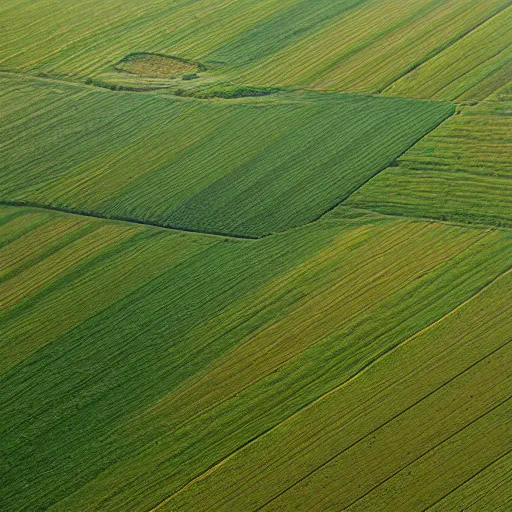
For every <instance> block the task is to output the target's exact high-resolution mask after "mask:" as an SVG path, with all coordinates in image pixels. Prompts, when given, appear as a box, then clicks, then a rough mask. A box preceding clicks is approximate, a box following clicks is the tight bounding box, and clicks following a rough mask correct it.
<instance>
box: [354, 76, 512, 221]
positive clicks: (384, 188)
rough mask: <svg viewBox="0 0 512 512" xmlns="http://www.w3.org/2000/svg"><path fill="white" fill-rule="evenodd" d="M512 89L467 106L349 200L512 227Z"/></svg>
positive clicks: (389, 209) (385, 208)
mask: <svg viewBox="0 0 512 512" xmlns="http://www.w3.org/2000/svg"><path fill="white" fill-rule="evenodd" d="M511 93H512V87H511V86H510V85H508V86H505V87H504V88H502V89H500V90H498V91H497V92H496V93H494V94H493V95H491V96H490V97H489V98H488V99H487V100H485V101H482V102H480V103H479V104H478V105H475V106H464V107H462V108H461V110H460V112H459V113H458V115H455V116H453V117H452V118H450V119H449V120H447V121H446V122H445V123H443V124H442V126H440V127H439V128H438V129H436V130H435V131H433V132H432V133H430V134H429V135H427V136H426V137H425V138H424V139H422V140H421V141H420V142H419V143H418V144H416V145H415V146H414V147H412V148H411V149H410V150H409V151H407V153H405V154H404V155H403V156H402V157H400V158H399V159H398V165H397V166H395V167H390V168H388V169H386V170H385V171H383V172H381V173H379V175H378V176H376V177H375V178H373V179H372V180H371V181H369V182H368V183H367V184H365V185H364V186H363V187H362V188H361V189H359V190H358V191H357V192H356V193H355V194H353V195H352V196H351V197H350V198H349V199H348V201H347V203H346V204H348V205H351V206H358V207H362V208H370V209H372V210H378V211H381V212H387V213H394V214H400V215H412V216H418V217H431V218H436V219H445V220H446V219H448V220H456V221H460V222H465V223H482V224H495V225H504V226H512V117H511V113H512V96H511Z"/></svg>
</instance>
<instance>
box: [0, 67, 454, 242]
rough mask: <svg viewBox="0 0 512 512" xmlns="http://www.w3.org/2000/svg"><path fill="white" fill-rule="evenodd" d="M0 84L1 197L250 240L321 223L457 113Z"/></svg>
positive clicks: (441, 107) (430, 106) (357, 102)
mask: <svg viewBox="0 0 512 512" xmlns="http://www.w3.org/2000/svg"><path fill="white" fill-rule="evenodd" d="M3 82H4V84H6V86H5V87H4V88H3V93H2V94H1V96H0V101H1V105H2V107H1V108H2V110H3V111H4V114H5V119H6V122H5V123H4V127H3V129H2V132H1V133H2V138H3V140H4V148H3V158H2V169H1V171H0V198H1V199H2V200H3V201H10V202H26V203H30V204H37V205H45V206H51V207H54V208H60V209H66V210H71V211H77V212H87V213H89V214H93V215H97V216H104V217H110V218H122V219H134V220H138V221H141V222H149V223H152V224H159V225H162V226H171V227H178V228H183V229H189V230H194V231H207V232H213V233H227V234H232V235H239V236H247V237H259V236H262V235H266V234H269V233H273V232H278V231H283V230H285V229H288V228H290V227H294V226H297V225H300V224H304V223H307V222H310V221H312V220H315V219H316V218H318V217H319V216H321V215H322V214H323V213H324V212H325V211H327V210H329V209H330V208H332V207H333V206H335V205H336V204H337V203H339V202H340V201H342V200H343V199H344V198H346V197H348V196H349V195H350V193H352V192H353V191H354V190H356V189H357V188H358V187H360V186H361V185H362V184H363V183H364V182H365V181H366V180H368V179H369V178H371V177H372V176H373V175H375V174H376V173H377V172H379V171H380V170H381V169H382V168H384V167H386V166H387V165H389V163H390V162H392V161H393V160H394V159H395V158H396V157H397V156H398V155H399V154H400V153H402V152H404V151H405V150H406V149H407V148H408V147H410V146H411V145H412V144H413V143H414V142H416V141H417V140H418V139H419V138H421V137H422V136H423V135H424V134H425V133H426V132H428V131H430V130H432V129H433V128H435V126H436V125H438V124H439V123H440V122H441V121H442V120H443V119H445V118H446V117H447V116H449V115H450V114H451V113H452V112H453V110H454V107H453V106H452V105H450V104H447V103H436V102H423V101H415V100H409V99H395V98H373V97H370V96H356V95H338V94H327V95H323V94H320V93H309V94H308V93H296V94H290V95H288V96H286V95H285V96H282V97H281V96H276V97H269V98H270V99H269V100H267V101H266V102H265V101H261V100H260V101H254V100H245V101H242V102H240V101H237V102H235V103H232V102H230V101H220V100H219V101H213V102H212V101H201V100H177V99H176V98H175V97H174V96H170V95H160V94H133V93H124V94H113V93H111V92H110V91H103V90H98V89H96V88H94V87H90V88H87V87H79V86H75V85H66V84H62V83H56V82H54V81H50V80H44V79H28V80H27V79H24V78H17V79H15V78H13V77H12V76H8V77H4V78H3ZM229 91H230V90H229V89H226V90H225V92H226V94H229ZM217 93H218V94H221V93H222V90H218V89H217ZM234 94H237V92H236V90H235V91H234ZM206 95H207V96H208V91H206Z"/></svg>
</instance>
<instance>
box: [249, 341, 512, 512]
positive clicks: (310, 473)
mask: <svg viewBox="0 0 512 512" xmlns="http://www.w3.org/2000/svg"><path fill="white" fill-rule="evenodd" d="M509 343H512V340H509V341H506V342H505V343H503V345H500V346H499V347H498V348H495V349H494V350H492V351H491V352H489V353H488V354H486V355H485V356H483V357H481V358H480V359H479V360H478V361H475V362H474V363H473V364H471V365H469V366H467V367H466V368H464V370H462V371H461V372H459V373H458V374H457V375H454V376H453V377H451V378H450V379H448V380H447V381H446V382H444V383H443V384H441V385H440V386H438V387H437V388H436V389H434V390H432V391H430V392H429V393H427V394H426V395H424V396H423V397H422V398H420V399H419V400H416V401H415V402H414V403H413V404H411V405H409V406H408V407H406V408H405V409H403V410H402V411H400V412H399V413H398V414H395V415H394V416H393V417H392V418H390V419H388V420H386V421H385V422H384V423H382V424H381V425H379V426H378V427H376V428H374V429H373V430H371V431H370V432H368V433H367V434H365V435H364V436H363V437H361V438H360V439H358V440H357V441H354V442H353V443H351V444H350V445H349V446H347V447H345V448H343V450H341V451H340V452H338V453H337V454H336V455H333V456H332V457H329V458H328V459H327V460H325V461H324V462H322V463H321V464H320V465H319V466H318V467H316V468H315V469H313V470H312V471H310V472H309V473H308V474H306V475H305V476H303V477H301V478H299V479H298V480H297V481H295V482H294V483H293V484H292V485H289V486H288V487H287V488H286V489H285V490H283V491H281V492H280V493H279V494H276V495H275V496H274V497H273V498H272V499H270V500H268V501H267V502H266V503H264V504H263V505H261V506H260V507H258V508H256V509H254V512H258V511H260V510H262V509H263V508H264V507H266V506H267V505H268V504H270V503H272V502H273V501H275V500H276V499H277V498H279V497H280V496H282V495H283V494H285V493H286V492H288V491H289V490H290V489H292V488H293V487H295V486H296V485H297V484H299V483H301V482H303V481H304V480H306V479H308V478H309V477H310V476H311V475H313V474H314V473H316V472H317V471H318V470H320V469H322V468H323V467H324V466H326V465H327V464H329V463H330V462H332V461H333V460H334V459H336V458H338V457H339V456H340V455H341V454H343V453H345V452H346V451H348V450H350V449H352V448H353V447H354V446H356V445H357V444H359V443H360V442H361V441H363V440H364V439H366V438H367V437H369V436H372V435H373V434H375V432H377V431H378V430H380V429H381V428H383V427H385V426H386V425H389V424H390V423H392V422H393V421H395V420H396V419H397V418H399V417H400V416H402V415H403V414H405V413H406V412H408V411H410V410H411V409H413V408H414V407H416V406H417V405H418V404H420V403H421V402H423V401H424V400H426V399H427V398H429V397H431V396H433V395H435V394H436V393H437V392H438V391H439V390H440V389H442V388H444V387H445V386H447V385H448V384H450V383H451V382H453V381H454V380H456V379H458V378H459V377H460V376H461V375H463V374H464V373H466V372H467V371H469V370H471V369H472V368H474V367H475V366H477V365H478V364H480V363H481V362H482V361H484V360H485V359H487V358H488V357H489V356H492V355H493V354H495V353H496V352H498V351H499V350H501V349H502V348H503V347H505V346H506V345H508V344H509ZM508 400H510V397H509V398H507V399H506V400H505V401H504V402H502V404H503V403H505V402H507V401H508ZM502 404H500V405H502Z"/></svg>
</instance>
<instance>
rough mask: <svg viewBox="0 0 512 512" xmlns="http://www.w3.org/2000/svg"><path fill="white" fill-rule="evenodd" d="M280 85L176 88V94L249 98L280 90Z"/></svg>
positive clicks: (192, 96)
mask: <svg viewBox="0 0 512 512" xmlns="http://www.w3.org/2000/svg"><path fill="white" fill-rule="evenodd" d="M280 91H281V89H279V88H278V87H255V86H252V85H235V84H222V85H215V86H213V87H208V88H201V89H199V88H198V89H188V90H187V89H176V90H175V91H174V94H176V95H177V96H186V97H191V98H199V99H213V98H222V99H226V100H230V99H235V98H249V97H255V96H268V95H269V94H275V93H277V92H280Z"/></svg>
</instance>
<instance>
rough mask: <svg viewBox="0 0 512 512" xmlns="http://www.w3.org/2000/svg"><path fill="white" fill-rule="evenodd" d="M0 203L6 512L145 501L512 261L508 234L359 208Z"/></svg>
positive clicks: (440, 314) (358, 366)
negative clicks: (263, 217)
mask: <svg viewBox="0 0 512 512" xmlns="http://www.w3.org/2000/svg"><path fill="white" fill-rule="evenodd" d="M1 210H2V212H4V213H3V215H2V221H1V222H0V241H1V243H2V247H1V250H2V258H1V261H5V262H7V266H6V268H4V269H2V274H1V275H0V276H1V279H2V281H1V283H0V284H1V285H2V287H3V290H4V291H5V293H4V292H2V297H5V300H6V307H5V308H4V311H3V312H2V317H1V321H2V326H3V332H4V336H3V340H2V346H1V349H2V361H3V374H4V377H3V380H4V382H5V384H6V393H5V394H4V395H3V399H2V410H3V413H5V414H3V416H4V417H5V418H6V419H7V420H6V422H3V424H2V435H3V439H4V440H5V442H4V446H5V449H6V455H7V458H8V460H9V464H10V467H9V468H5V469H6V473H4V476H3V481H4V482H6V487H5V492H4V495H3V497H2V499H3V503H4V504H3V505H2V506H3V507H4V508H7V509H9V508H12V507H15V508H17V509H20V510H31V509H33V508H34V506H39V507H41V506H44V507H47V508H51V509H54V510H67V511H69V510H81V509H83V508H84V507H85V508H87V507H88V508H96V509H101V510H116V509H127V508H129V509H130V510H148V509H149V508H151V507H154V506H156V505H157V504H158V503H159V502H160V501H162V500H163V499H165V498H166V497H167V496H169V495H170V494H172V493H174V492H176V491H178V490H179V489H180V488H182V487H183V486H184V485H186V484H187V482H189V481H191V480H193V479H194V478H196V477H198V476H199V475H201V474H203V473H204V472H205V471H206V470H208V468H209V467H211V466H214V465H215V464H217V463H218V462H219V461H221V460H223V459H225V458H226V457H229V456H230V454H231V453H234V452H237V451H238V450H240V448H241V447H242V446H244V445H246V444H248V443H250V442H251V440H254V439H258V438H260V437H261V436H262V434H265V432H267V431H270V430H272V429H274V427H276V425H280V424H281V423H283V425H286V424H287V423H288V422H286V421H285V420H286V418H288V417H290V416H292V415H294V414H295V413H297V411H300V410H302V409H304V408H305V407H306V409H307V408H308V407H307V406H308V404H313V403H316V401H317V400H318V399H319V398H320V397H321V396H323V395H325V394H326V393H329V391H331V390H336V389H337V388H338V387H340V386H342V387H343V386H344V385H345V384H344V383H349V382H352V381H354V382H357V381H359V380H360V379H362V377H363V376H364V375H366V373H367V370H364V369H365V368H370V366H371V365H372V363H374V362H375V361H377V360H380V359H379V358H383V360H386V358H387V357H389V356H390V355H391V354H392V353H394V352H395V348H396V350H398V347H402V346H404V347H406V346H409V345H410V343H411V341H412V339H416V337H421V336H423V335H422V334H421V333H422V332H423V331H425V332H430V330H432V329H434V328H436V327H435V326H436V325H444V323H445V322H446V319H447V318H451V317H452V316H455V317H457V316H458V315H459V313H456V312H457V311H458V310H459V309H460V310H461V311H462V310H464V309H465V308H466V307H467V306H466V303H467V304H471V303H472V301H473V300H476V298H475V299H471V297H473V296H475V294H477V296H478V297H480V295H482V296H487V295H485V294H486V293H487V292H485V291H482V290H487V289H495V285H494V284H492V285H491V286H489V284H490V283H491V282H493V281H496V283H499V282H501V281H500V279H501V278H499V279H497V278H498V276H499V275H500V274H501V273H504V272H507V269H508V268H509V267H510V259H511V253H510V250H511V244H510V233H508V232H507V231H505V230H503V231H499V230H490V229H487V230H483V229H476V228H464V227H456V226H445V225H440V224H435V223H426V222H417V221H412V220H406V219H393V218H386V217H380V216H375V215H361V214H358V213H357V212H354V215H352V216H351V215H344V216H337V215H334V214H333V215H331V216H328V217H326V218H324V219H322V220H320V221H319V222H316V223H314V224H311V225H309V226H304V227H302V228H297V229H296V230H292V231H289V232H286V233H283V234H279V235H276V236H274V237H268V238H264V239H262V240H258V241H244V240H234V239H233V240H227V239H226V240H222V239H219V238H216V237H208V236H203V235H198V234H190V233H180V232H173V231H170V230H162V229H160V228H152V227H145V226H136V225H132V224H122V223H118V222H114V221H106V220H101V219H86V218H82V217H80V218H78V217H77V216H72V215H67V214H61V213H58V212H51V211H41V210H35V209H30V208H21V207H8V208H5V207H3V208H1ZM121 224H122V225H121ZM50 233H51V236H49V234H50ZM105 283H108V285H107V286H106V285H105ZM500 290H501V287H500ZM498 295H499V294H498ZM502 297H503V298H502V299H500V300H506V297H507V295H506V293H503V294H502ZM478 300H480V299H478ZM500 303H501V302H500ZM498 306H499V305H496V307H497V309H496V311H502V312H503V311H505V310H504V309H503V308H501V307H498ZM457 308H459V309H457ZM482 314H483V313H482ZM476 320H477V319H475V321H476ZM489 321H490V320H489ZM493 325H494V327H493V329H494V331H493V332H501V331H499V329H502V328H504V327H503V325H502V323H501V321H499V320H497V319H496V320H495V322H494V324H493ZM482 328H483V327H482ZM496 329H498V331H496ZM417 333H420V334H417ZM475 336H476V334H475ZM500 336H501V335H500ZM500 336H498V334H497V335H496V336H494V337H493V338H492V340H494V342H496V343H497V342H498V341H499V339H500ZM471 339H473V338H471ZM290 340H293V343H291V342H290ZM406 340H409V341H407V342H406V343H402V342H405V341H406ZM477 341H478V343H477ZM475 343H476V345H475V347H476V348H478V347H480V349H482V350H483V349H484V348H489V349H490V347H489V345H488V343H487V342H486V343H482V342H481V340H480V338H478V336H476V338H475ZM422 346H425V345H422ZM400 350H401V349H400ZM478 353H479V352H478V350H476V352H475V351H474V350H469V351H468V352H467V355H468V357H469V356H470V357H476V356H477V355H478ZM386 354H389V356H388V355H386ZM457 354H458V352H457ZM383 356H384V357H383ZM431 356H432V354H430V355H429V358H431ZM413 360H414V358H411V361H413ZM455 361H456V362H457V364H459V363H460V364H465V363H466V362H467V361H468V360H467V358H460V357H459V356H458V355H457V357H456V358H455ZM450 364H451V363H450ZM398 367H400V366H398ZM48 368H51V369H52V371H48ZM361 371H363V373H361V375H360V376H359V377H356V378H354V377H355V375H357V374H358V373H359V372H361ZM442 374H443V373H442V372H440V376H442ZM423 381H424V379H418V382H423ZM361 382H364V380H361ZM36 383H37V385H36ZM407 396H408V395H407ZM322 402H323V400H322V401H321V402H320V403H322ZM19 404H23V407H19ZM311 407H316V406H313V405H312V406H311ZM306 409H305V410H306ZM90 418H94V421H92V422H91V421H90ZM71 427H72V428H71ZM280 429H281V427H279V430H280ZM336 438H339V436H336ZM262 439H263V438H262ZM63 447H65V450H63ZM312 453H313V452H312ZM50 461H51V462H50ZM248 467H249V466H248ZM212 474H214V473H212ZM275 475H277V476H279V475H283V472H277V473H276V474H275ZM290 475H292V473H290ZM268 489H273V487H272V486H268ZM246 496H247V497H250V494H247V495H246ZM219 497H220V494H219ZM205 503H206V502H205Z"/></svg>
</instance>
